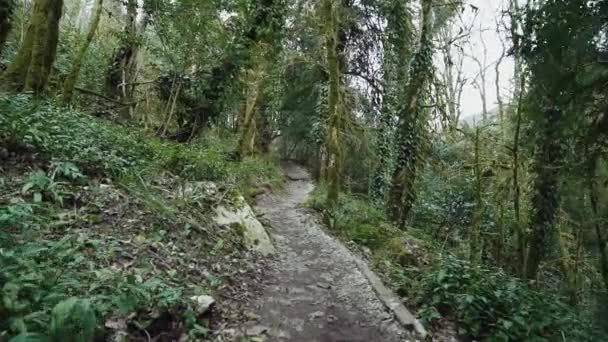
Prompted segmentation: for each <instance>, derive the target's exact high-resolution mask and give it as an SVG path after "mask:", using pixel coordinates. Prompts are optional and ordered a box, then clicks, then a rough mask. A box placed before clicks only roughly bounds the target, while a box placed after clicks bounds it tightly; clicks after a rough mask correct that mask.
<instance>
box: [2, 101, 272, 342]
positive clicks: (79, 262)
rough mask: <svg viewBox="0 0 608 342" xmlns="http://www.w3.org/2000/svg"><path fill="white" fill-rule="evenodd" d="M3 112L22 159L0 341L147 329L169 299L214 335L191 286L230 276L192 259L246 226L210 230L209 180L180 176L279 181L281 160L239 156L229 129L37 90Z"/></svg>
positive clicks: (6, 210)
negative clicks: (141, 120)
mask: <svg viewBox="0 0 608 342" xmlns="http://www.w3.org/2000/svg"><path fill="white" fill-rule="evenodd" d="M0 113H1V115H0V144H1V145H0V148H1V149H3V153H4V154H5V155H4V156H1V155H0V158H10V159H11V160H13V164H11V165H0V288H1V289H2V292H1V294H0V341H5V340H9V341H11V342H17V341H74V342H81V341H82V342H84V341H91V340H93V339H94V338H96V339H98V338H102V339H105V338H110V337H107V336H105V337H104V334H106V333H107V330H108V326H110V327H111V328H112V329H110V330H112V331H124V332H128V333H129V334H133V335H135V336H141V337H142V339H143V340H145V337H146V336H145V334H148V331H145V334H144V330H145V329H146V328H147V327H150V326H153V325H154V324H155V321H157V320H160V319H161V318H163V314H162V313H163V312H171V316H172V317H173V316H175V317H178V318H177V319H178V320H179V323H177V322H176V323H174V324H177V325H178V326H176V327H173V329H175V330H176V331H178V332H180V331H185V333H187V334H188V335H190V337H197V338H198V337H203V336H205V334H207V327H204V326H203V324H202V323H201V321H200V317H199V314H198V313H197V312H196V303H195V301H193V299H192V298H193V297H196V296H200V295H203V294H208V293H209V291H211V289H212V287H217V286H219V283H220V282H221V280H218V279H215V278H213V276H211V275H207V276H205V277H206V278H205V277H203V275H201V274H198V273H194V274H191V272H188V271H185V270H187V269H188V267H192V263H193V262H199V261H201V260H202V259H203V258H204V257H210V258H214V257H215V256H216V255H217V258H223V257H222V255H223V254H228V253H234V251H235V250H237V249H238V247H239V246H240V245H239V242H238V241H237V240H238V234H237V233H236V232H223V233H221V234H223V235H222V236H219V235H218V234H220V233H213V232H212V231H211V230H210V229H209V227H207V226H206V225H207V223H208V219H209V217H208V216H209V213H210V211H209V208H210V207H209V206H207V204H205V205H199V201H198V200H199V199H200V198H202V197H205V196H204V194H202V195H201V194H198V193H197V194H192V193H191V194H189V195H188V196H190V197H187V198H186V197H184V196H185V195H184V193H183V192H184V191H181V193H180V191H179V190H178V188H179V189H182V190H183V189H186V188H188V187H189V188H190V189H195V190H196V191H202V190H200V187H198V186H189V185H188V184H195V185H196V184H199V183H200V181H214V182H216V183H217V184H218V185H217V187H218V188H221V189H225V190H224V191H225V192H226V193H229V192H242V193H246V192H247V191H249V190H250V189H252V188H255V187H259V186H261V185H266V186H270V187H274V186H278V185H279V184H280V182H281V173H280V171H279V169H278V167H277V163H276V162H275V161H274V160H271V159H262V158H247V159H244V160H242V161H237V160H235V159H234V158H233V157H232V155H233V153H232V151H233V150H234V147H235V144H236V139H235V138H234V137H233V136H232V135H231V134H225V132H215V131H211V132H209V133H208V134H206V135H205V136H204V137H203V138H201V139H200V140H199V141H196V142H194V143H192V144H188V145H185V144H177V143H172V142H167V141H162V140H160V139H157V138H155V137H151V136H149V135H146V134H145V133H144V132H142V131H140V130H137V129H134V128H132V127H122V126H118V125H115V124H112V123H110V122H107V121H105V120H103V119H99V118H95V117H92V116H90V115H88V114H86V113H82V112H79V111H75V110H70V109H67V108H63V107H57V106H55V105H54V104H53V103H50V102H48V101H38V100H35V99H33V98H32V97H30V96H26V95H0ZM7 155H10V156H12V157H7ZM27 156H31V158H32V159H34V160H35V161H34V162H32V161H31V160H30V159H28V158H29V157H27ZM12 166H16V167H21V168H23V169H22V170H21V169H20V170H10V167H12ZM26 170H27V171H26ZM3 171H8V172H7V173H6V174H4V173H3ZM19 172H23V173H22V174H17V173H19ZM167 180H169V181H167ZM165 182H169V183H170V184H165ZM190 192H192V191H190ZM177 193H180V194H179V195H177ZM204 200H205V199H204V198H203V199H201V201H204ZM117 210H121V212H115V211H117ZM214 234H215V235H214ZM174 241H180V242H179V244H178V243H174ZM165 257H171V258H174V260H173V261H171V260H164V258H165ZM231 260H235V262H238V259H236V257H234V258H232V259H231ZM171 262H173V263H174V264H172V265H169V264H170V263H171ZM224 267H226V265H224ZM159 315H160V316H159ZM171 320H172V319H170V321H171ZM161 323H162V322H161ZM164 324H165V325H166V324H167V323H164ZM171 324H173V323H171ZM161 325H162V324H161ZM148 329H150V328H148ZM180 333H181V332H180ZM174 338H175V340H177V339H179V338H180V335H177V336H174Z"/></svg>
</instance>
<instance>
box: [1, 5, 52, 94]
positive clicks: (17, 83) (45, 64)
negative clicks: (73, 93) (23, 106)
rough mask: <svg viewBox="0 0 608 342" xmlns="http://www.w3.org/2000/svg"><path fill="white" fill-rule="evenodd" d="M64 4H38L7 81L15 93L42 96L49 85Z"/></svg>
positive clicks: (6, 75)
mask: <svg viewBox="0 0 608 342" xmlns="http://www.w3.org/2000/svg"><path fill="white" fill-rule="evenodd" d="M62 10H63V0H36V1H35V2H34V7H33V11H32V18H31V20H30V24H29V26H28V29H27V33H26V35H25V39H24V41H23V43H22V44H21V47H20V48H19V51H18V52H17V56H16V57H15V60H14V62H13V64H11V65H10V66H9V68H8V70H7V72H6V74H5V75H4V77H3V79H4V81H6V83H8V84H10V85H11V86H12V87H13V88H14V89H15V90H17V91H21V90H26V91H32V92H34V93H36V94H39V93H41V92H43V91H44V89H45V88H46V84H47V82H48V79H49V76H50V73H51V69H52V66H53V63H54V62H55V55H56V53H57V43H58V41H59V20H60V19H61V14H62Z"/></svg>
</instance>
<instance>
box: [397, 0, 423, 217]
mask: <svg viewBox="0 0 608 342" xmlns="http://www.w3.org/2000/svg"><path fill="white" fill-rule="evenodd" d="M432 10H433V1H432V0H424V1H423V2H422V32H421V38H420V40H421V42H420V50H419V51H418V52H417V53H416V55H415V56H414V60H413V64H412V70H411V77H410V84H409V87H408V90H407V94H406V97H405V99H404V102H405V103H404V105H403V109H401V110H400V113H399V121H400V122H399V127H398V130H397V149H398V151H397V163H396V164H397V165H396V167H395V171H394V173H393V178H392V184H391V189H390V192H389V198H388V215H389V217H390V219H391V220H392V221H393V222H395V223H396V224H398V225H399V226H401V227H403V226H405V221H406V219H407V216H408V214H409V211H410V209H411V207H412V205H413V202H414V199H415V193H414V189H413V185H414V179H415V177H416V166H417V163H418V154H419V146H420V141H419V140H420V139H421V131H422V129H423V128H422V125H423V124H424V115H423V112H424V109H423V108H422V106H421V104H420V96H421V93H422V90H423V88H424V85H425V83H426V82H427V79H428V77H429V75H430V74H431V69H432V65H433V42H432V28H433V20H432Z"/></svg>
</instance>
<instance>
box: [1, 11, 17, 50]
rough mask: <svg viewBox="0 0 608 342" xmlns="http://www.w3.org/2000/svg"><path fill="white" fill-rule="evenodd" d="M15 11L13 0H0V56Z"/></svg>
mask: <svg viewBox="0 0 608 342" xmlns="http://www.w3.org/2000/svg"><path fill="white" fill-rule="evenodd" d="M14 11H15V0H0V55H2V48H3V47H4V44H5V43H6V40H7V38H8V34H9V33H10V32H11V28H12V23H11V19H12V16H13V12H14Z"/></svg>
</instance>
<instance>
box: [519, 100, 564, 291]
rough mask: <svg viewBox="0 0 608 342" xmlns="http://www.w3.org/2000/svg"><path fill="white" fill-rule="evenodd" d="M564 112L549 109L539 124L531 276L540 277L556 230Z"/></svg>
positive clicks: (529, 262)
mask: <svg viewBox="0 0 608 342" xmlns="http://www.w3.org/2000/svg"><path fill="white" fill-rule="evenodd" d="M562 116H563V113H562V112H561V110H559V109H557V108H552V109H548V110H546V111H545V115H544V116H543V118H542V120H541V121H540V122H539V124H538V126H539V127H538V128H539V131H540V134H541V137H540V141H539V145H538V150H537V151H536V156H535V158H534V162H533V170H534V174H535V179H534V185H533V190H532V203H531V204H532V215H531V219H530V224H531V229H532V233H531V237H530V245H529V246H528V257H527V260H526V273H525V276H526V278H528V279H536V276H537V274H538V269H539V267H540V263H541V262H542V261H543V259H544V258H545V256H546V254H547V249H548V245H549V238H550V237H551V235H552V234H553V232H554V230H555V221H556V213H557V210H558V205H559V197H558V194H559V191H558V190H559V175H560V163H561V159H562V154H563V151H562V147H561V146H560V145H561V143H560V131H559V127H560V123H561V121H562Z"/></svg>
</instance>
